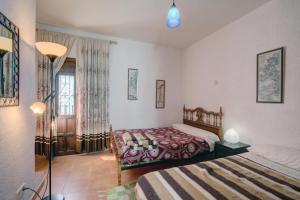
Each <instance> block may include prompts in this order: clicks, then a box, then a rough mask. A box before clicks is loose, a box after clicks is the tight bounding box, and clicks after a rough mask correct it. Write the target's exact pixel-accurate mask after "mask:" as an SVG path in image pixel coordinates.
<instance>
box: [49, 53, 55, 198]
mask: <svg viewBox="0 0 300 200" xmlns="http://www.w3.org/2000/svg"><path fill="white" fill-rule="evenodd" d="M47 57H48V58H49V60H50V62H51V65H50V81H51V87H50V91H51V93H50V95H51V97H50V145H49V158H48V159H49V196H48V197H49V200H52V199H51V194H52V191H51V177H52V176H51V162H52V153H53V152H52V151H53V150H52V135H53V124H52V123H53V118H54V112H53V108H54V107H53V102H54V97H55V88H54V87H55V86H54V80H53V63H54V60H55V59H56V58H57V56H53V55H47Z"/></svg>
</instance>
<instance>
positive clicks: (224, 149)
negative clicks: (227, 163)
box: [215, 141, 250, 158]
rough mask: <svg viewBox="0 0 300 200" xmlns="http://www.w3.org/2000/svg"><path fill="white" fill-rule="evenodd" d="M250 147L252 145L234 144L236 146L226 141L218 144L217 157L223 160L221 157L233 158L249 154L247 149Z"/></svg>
mask: <svg viewBox="0 0 300 200" xmlns="http://www.w3.org/2000/svg"><path fill="white" fill-rule="evenodd" d="M249 147H250V145H248V144H244V143H241V142H238V143H234V144H233V143H229V142H226V141H222V142H216V144H215V157H216V158H221V157H226V156H232V155H236V154H240V153H245V152H248V150H247V148H249Z"/></svg>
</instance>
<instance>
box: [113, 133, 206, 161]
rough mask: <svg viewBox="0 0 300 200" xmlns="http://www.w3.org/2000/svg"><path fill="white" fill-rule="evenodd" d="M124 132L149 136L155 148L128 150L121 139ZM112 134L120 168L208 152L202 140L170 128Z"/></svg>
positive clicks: (184, 157) (190, 156)
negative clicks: (153, 140)
mask: <svg viewBox="0 0 300 200" xmlns="http://www.w3.org/2000/svg"><path fill="white" fill-rule="evenodd" d="M126 132H130V133H131V134H134V133H147V134H151V135H152V136H153V137H154V138H155V139H156V141H157V148H153V149H139V150H136V149H132V148H130V146H128V145H126V144H125V143H124V141H123V138H122V135H123V134H125V133H126ZM114 134H115V140H116V141H115V142H116V146H117V149H118V152H119V155H120V158H121V165H122V166H132V165H135V164H142V163H149V162H157V161H161V160H176V159H186V158H192V157H194V156H195V155H198V154H201V153H203V154H205V153H209V152H210V146H209V144H208V143H207V141H206V140H205V139H204V138H202V137H200V136H194V135H191V134H187V133H184V132H182V131H180V130H177V129H174V128H171V127H167V128H150V129H130V130H117V131H115V132H114Z"/></svg>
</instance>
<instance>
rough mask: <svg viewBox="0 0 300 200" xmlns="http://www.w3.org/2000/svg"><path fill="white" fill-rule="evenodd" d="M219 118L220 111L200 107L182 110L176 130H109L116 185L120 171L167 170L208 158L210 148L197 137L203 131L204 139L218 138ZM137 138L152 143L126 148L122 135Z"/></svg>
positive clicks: (210, 154)
mask: <svg viewBox="0 0 300 200" xmlns="http://www.w3.org/2000/svg"><path fill="white" fill-rule="evenodd" d="M222 116H223V114H222V108H220V110H219V111H218V112H212V111H207V110H205V109H203V108H201V107H197V108H194V109H189V108H186V107H185V106H184V108H183V124H179V125H178V126H176V127H175V125H174V128H173V127H164V128H150V129H124V130H116V131H112V130H111V131H110V132H111V135H110V141H111V145H110V150H111V152H114V154H115V156H116V160H117V162H118V184H119V185H120V184H121V171H123V170H127V169H132V168H137V167H144V166H146V165H153V164H161V163H167V164H170V166H174V165H182V164H188V163H193V162H198V161H202V160H207V159H210V158H212V157H213V152H212V149H211V146H214V145H211V144H209V142H207V140H206V139H205V137H202V136H201V135H200V136H199V135H198V134H199V132H200V134H201V131H204V132H205V131H206V132H205V133H206V134H204V135H207V133H208V132H210V133H213V134H211V135H212V136H214V135H217V136H218V137H219V138H220V137H221V134H222ZM187 125H188V126H187ZM182 127H183V128H184V129H183V128H182ZM195 128H196V129H195ZM111 129H112V128H111ZM191 131H193V133H192V132H191ZM137 134H138V135H139V136H142V137H145V138H153V137H154V138H155V139H154V140H151V141H150V142H149V141H147V145H146V146H145V144H144V143H143V145H144V146H143V145H142V147H140V146H139V147H136V146H135V147H133V146H132V145H128V144H129V143H127V140H126V139H124V138H125V137H124V135H126V137H129V136H131V137H132V138H135V136H136V135H137ZM149 135H150V136H149ZM214 137H216V136H214ZM153 141H154V142H153ZM152 142H153V143H152Z"/></svg>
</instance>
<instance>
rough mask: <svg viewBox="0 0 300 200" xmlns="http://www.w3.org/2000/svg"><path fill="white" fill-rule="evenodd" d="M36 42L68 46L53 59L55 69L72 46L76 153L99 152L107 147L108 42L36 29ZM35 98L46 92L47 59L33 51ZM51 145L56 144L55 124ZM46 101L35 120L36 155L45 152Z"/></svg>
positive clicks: (44, 94)
mask: <svg viewBox="0 0 300 200" xmlns="http://www.w3.org/2000/svg"><path fill="white" fill-rule="evenodd" d="M37 41H46V42H55V43H59V44H62V45H64V46H66V47H67V48H68V50H67V52H66V54H65V55H64V56H62V57H60V58H57V59H56V60H55V62H54V72H55V74H56V73H58V72H59V70H60V69H61V67H62V66H63V64H64V62H65V60H66V58H67V57H68V56H69V55H70V51H71V50H72V47H76V49H77V51H76V80H75V81H76V92H75V93H76V101H75V103H76V105H75V109H76V113H77V114H76V152H77V153H81V152H93V151H100V150H103V149H106V148H108V147H109V102H108V100H109V47H110V43H109V41H102V40H93V39H87V38H80V37H75V36H72V35H68V34H64V33H57V32H51V31H46V30H37ZM37 58H38V59H37V60H38V62H37V63H38V66H37V74H38V78H37V79H38V81H37V99H38V100H39V101H43V100H44V99H45V98H46V97H47V96H48V95H49V93H50V61H49V59H48V58H47V57H45V56H43V55H41V54H40V53H39V52H37ZM53 125H54V133H53V138H52V141H53V143H52V145H53V149H54V151H55V149H56V148H55V147H56V143H57V134H56V123H54V124H53ZM50 126H51V124H50V104H49V103H48V104H47V108H46V111H45V113H44V114H43V116H41V117H38V118H37V123H36V139H35V147H36V151H35V152H36V154H40V155H47V154H48V148H49V141H50V140H49V136H50Z"/></svg>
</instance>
